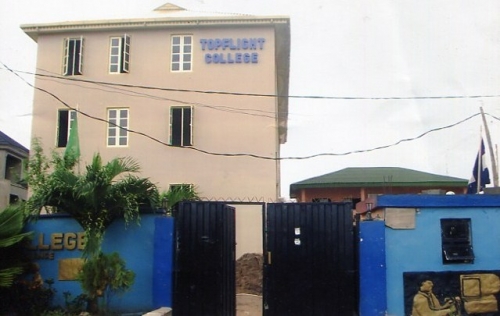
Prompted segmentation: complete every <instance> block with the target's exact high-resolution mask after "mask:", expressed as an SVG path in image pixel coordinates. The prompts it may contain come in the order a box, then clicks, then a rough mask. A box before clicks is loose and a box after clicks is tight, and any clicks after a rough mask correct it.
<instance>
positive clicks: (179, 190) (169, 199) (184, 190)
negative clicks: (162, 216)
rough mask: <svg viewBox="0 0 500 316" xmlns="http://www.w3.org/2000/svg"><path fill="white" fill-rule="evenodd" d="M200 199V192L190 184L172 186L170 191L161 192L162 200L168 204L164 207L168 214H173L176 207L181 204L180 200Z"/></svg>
mask: <svg viewBox="0 0 500 316" xmlns="http://www.w3.org/2000/svg"><path fill="white" fill-rule="evenodd" d="M199 199H200V197H199V194H198V192H197V191H196V189H195V188H194V187H193V186H192V185H189V184H182V185H177V186H172V187H170V189H169V190H168V191H166V192H162V193H161V194H160V201H161V202H164V203H165V204H166V205H164V207H165V208H166V212H167V214H168V215H171V214H172V211H173V209H174V207H175V206H176V205H177V204H179V202H183V201H198V200H199Z"/></svg>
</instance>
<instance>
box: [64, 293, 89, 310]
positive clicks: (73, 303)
mask: <svg viewBox="0 0 500 316" xmlns="http://www.w3.org/2000/svg"><path fill="white" fill-rule="evenodd" d="M63 294H64V302H65V305H66V313H67V314H69V315H79V314H81V313H82V312H84V311H85V309H86V306H87V301H88V299H89V298H88V296H87V295H86V294H80V295H77V296H76V297H75V298H72V295H71V293H70V292H64V293H63Z"/></svg>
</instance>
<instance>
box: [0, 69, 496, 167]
mask: <svg viewBox="0 0 500 316" xmlns="http://www.w3.org/2000/svg"><path fill="white" fill-rule="evenodd" d="M0 63H1V64H2V65H3V66H4V67H5V68H6V69H7V70H8V71H10V72H12V73H13V74H14V75H15V76H17V77H18V78H20V79H21V80H22V81H24V82H25V83H26V84H28V85H29V86H31V87H33V88H34V89H37V90H39V91H41V92H44V93H46V94H48V95H50V96H51V97H53V98H54V99H55V100H57V101H58V102H60V103H61V104H63V105H64V106H65V107H67V108H69V109H70V110H73V111H76V112H78V113H80V114H82V115H83V116H86V117H88V118H90V119H93V120H97V121H101V122H104V123H107V124H109V125H112V126H116V127H118V128H120V129H123V130H126V131H128V132H130V133H134V134H137V135H141V136H143V137H146V138H148V139H150V140H152V141H154V142H156V143H159V144H161V145H164V146H167V147H174V148H179V149H187V150H194V151H196V152H199V153H203V154H207V155H212V156H223V157H251V158H257V159H264V160H306V159H312V158H317V157H325V156H348V155H352V154H359V153H367V152H372V151H376V150H381V149H386V148H390V147H395V146H397V145H399V144H401V143H404V142H410V141H414V140H417V139H419V138H422V137H424V136H426V135H428V134H430V133H433V132H437V131H440V130H444V129H448V128H452V127H455V126H457V125H460V124H462V123H465V122H466V121H469V120H471V119H472V118H474V117H476V116H478V115H480V114H481V113H475V114H473V115H471V116H469V117H467V118H465V119H462V120H460V121H458V122H456V123H453V124H449V125H446V126H442V127H436V128H433V129H430V130H428V131H426V132H424V133H422V134H420V135H418V136H415V137H411V138H404V139H401V140H398V141H397V142H395V143H392V144H388V145H383V146H378V147H373V148H369V149H360V150H353V151H347V152H343V153H319V154H314V155H308V156H297V157H271V156H262V155H256V154H251V153H216V152H211V151H207V150H203V149H199V148H196V147H193V146H191V147H179V146H173V145H170V144H168V143H165V142H163V141H161V140H159V139H157V138H155V137H153V136H150V135H148V134H146V133H143V132H138V131H134V130H131V129H128V128H124V127H122V126H119V125H117V124H116V123H112V122H110V121H108V120H106V119H103V118H99V117H96V116H93V115H90V114H87V113H85V112H83V111H81V110H79V109H77V108H74V107H72V106H70V105H69V104H67V103H66V102H64V101H63V100H61V99H60V98H59V97H58V96H57V95H55V94H54V93H52V92H50V91H47V90H45V89H42V88H39V87H36V86H34V85H33V84H31V83H29V82H28V81H26V80H25V79H24V78H22V77H21V76H20V75H19V74H17V73H16V72H14V71H12V70H11V69H10V68H8V67H7V66H6V65H5V64H3V63H2V62H0ZM485 115H488V116H490V117H492V118H494V119H496V120H500V118H498V117H496V116H493V115H491V114H488V113H485Z"/></svg>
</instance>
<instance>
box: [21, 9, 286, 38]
mask: <svg viewBox="0 0 500 316" xmlns="http://www.w3.org/2000/svg"><path fill="white" fill-rule="evenodd" d="M289 23H290V17H288V16H279V15H277V16H213V17H161V18H138V19H118V20H89V21H70V22H55V23H39V24H22V25H21V26H20V27H21V29H22V30H23V31H24V32H25V33H26V34H27V35H28V36H30V37H31V38H32V39H33V40H34V41H35V42H36V41H37V39H38V34H40V33H58V32H67V31H82V30H98V29H115V28H121V29H127V28H130V29H131V28H157V27H165V26H169V27H182V26H203V25H249V24H251V25H266V24H267V25H274V24H289Z"/></svg>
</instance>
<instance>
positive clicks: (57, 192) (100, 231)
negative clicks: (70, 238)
mask: <svg viewBox="0 0 500 316" xmlns="http://www.w3.org/2000/svg"><path fill="white" fill-rule="evenodd" d="M73 165H74V163H72V162H70V163H68V161H67V159H65V158H64V157H57V156H55V159H54V170H53V172H52V173H51V174H48V175H47V176H46V177H45V178H44V179H43V180H42V181H41V182H42V183H43V185H39V186H37V187H36V188H35V190H34V192H33V195H32V197H31V198H30V200H29V201H28V203H29V206H30V208H31V210H32V211H33V212H34V213H35V214H36V215H38V214H39V213H40V211H41V209H42V208H46V209H48V210H49V211H50V212H54V213H61V212H63V213H67V214H69V215H71V216H72V217H73V218H74V219H75V220H76V221H77V222H78V223H79V224H80V225H81V226H82V227H83V229H84V230H85V233H86V243H85V250H84V255H86V256H89V257H93V256H94V255H96V254H98V253H99V251H100V249H101V243H102V240H103V237H104V232H105V230H106V228H107V227H108V226H109V225H110V224H111V223H112V222H113V221H114V220H115V219H117V218H125V223H126V224H128V223H130V222H131V221H134V220H135V221H138V220H139V207H140V206H142V205H148V204H149V205H150V206H151V207H155V206H156V205H157V202H158V190H157V188H156V186H155V185H154V184H153V183H152V182H150V181H149V180H148V179H146V178H140V177H137V176H134V175H132V173H136V172H138V171H139V165H138V164H137V163H136V162H135V161H134V160H133V159H131V158H115V159H113V160H111V161H109V162H108V163H106V164H103V162H102V158H101V156H100V155H99V154H95V155H94V157H93V159H92V162H91V163H90V164H89V165H88V166H86V168H85V172H84V173H83V174H79V173H77V172H76V171H74V170H73V168H72V167H73Z"/></svg>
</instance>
